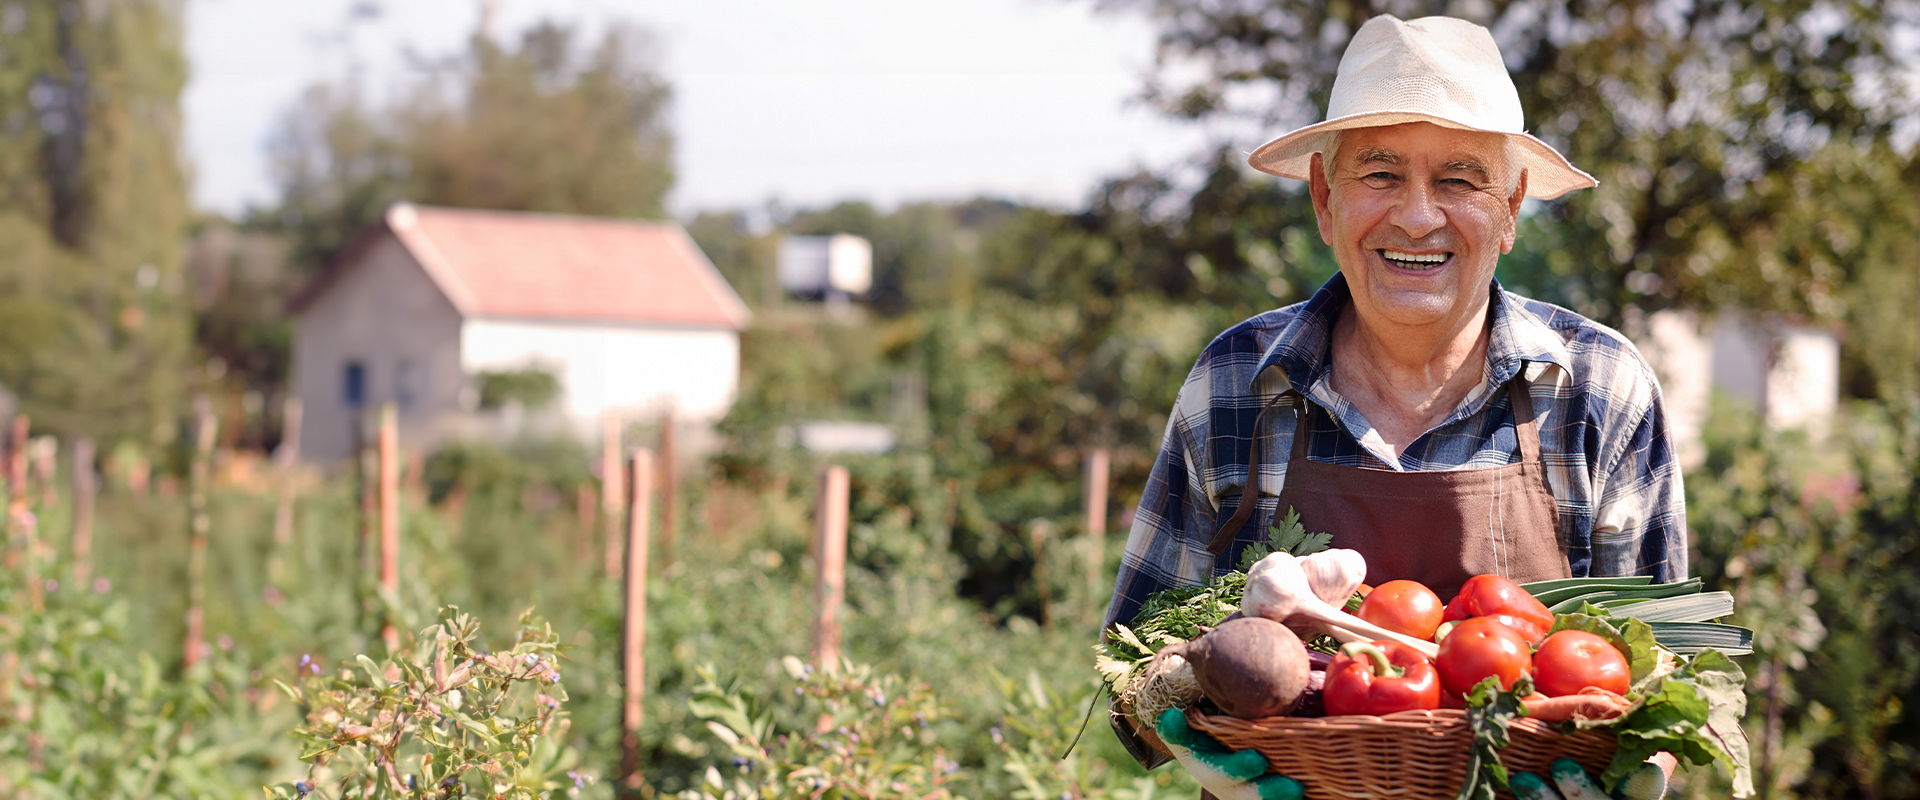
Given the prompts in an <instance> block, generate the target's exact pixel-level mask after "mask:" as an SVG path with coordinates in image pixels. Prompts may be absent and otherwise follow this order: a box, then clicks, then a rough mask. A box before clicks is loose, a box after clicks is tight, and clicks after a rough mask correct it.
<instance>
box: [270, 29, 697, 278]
mask: <svg viewBox="0 0 1920 800" xmlns="http://www.w3.org/2000/svg"><path fill="white" fill-rule="evenodd" d="M650 46H651V45H650V42H649V41H648V40H647V38H646V36H645V35H644V34H642V33H641V32H640V31H638V30H636V29H632V28H625V27H618V26H616V27H613V28H611V29H609V30H608V31H607V33H606V34H605V35H604V36H603V37H602V38H601V39H600V40H599V41H598V42H597V43H594V44H592V45H591V46H585V47H583V46H582V43H581V42H580V41H579V39H578V35H577V34H576V33H575V32H574V31H573V30H572V29H571V28H568V27H565V26H562V25H558V24H553V23H544V24H541V25H537V26H535V27H533V28H532V29H530V30H528V31H527V32H526V33H525V34H524V36H523V37H522V38H521V40H520V42H519V45H518V47H517V48H514V49H507V48H503V47H500V46H498V45H496V44H494V43H493V42H491V41H489V40H488V39H486V38H484V37H476V38H475V40H474V42H473V44H472V47H471V50H470V51H469V52H468V53H467V54H466V55H465V56H464V57H463V58H460V59H456V60H454V61H452V62H451V63H449V64H447V65H445V69H444V71H443V77H441V78H438V79H432V80H427V81H423V82H421V83H419V84H417V85H414V86H410V87H403V88H401V89H400V90H398V93H397V95H396V99H395V100H393V101H391V102H389V103H385V104H378V103H375V102H373V101H370V100H369V99H368V98H366V97H365V96H364V95H363V94H362V93H361V92H360V91H359V90H358V89H357V88H356V87H355V86H354V85H353V84H351V83H347V84H340V85H323V86H317V87H314V88H313V89H311V90H309V91H308V92H307V94H306V96H305V97H304V98H303V100H302V102H301V103H300V104H299V105H298V106H296V107H295V108H293V109H291V110H290V111H289V112H288V113H287V115H286V117H285V118H284V120H283V121H282V122H281V125H280V128H279V134H278V135H277V137H276V139H275V141H274V143H273V145H272V148H271V149H272V153H273V164H274V172H275V175H276V179H277V180H278V182H279V184H280V190H281V198H280V204H279V206H278V207H277V208H273V209H264V210H260V211H257V212H256V214H255V220H254V221H255V223H256V224H257V225H259V226H261V227H264V228H267V229H271V230H280V231H284V232H285V233H287V234H288V235H289V236H290V238H291V239H292V242H293V248H294V253H293V255H294V258H295V259H296V260H297V261H298V262H299V263H300V264H302V265H303V266H304V267H305V268H306V269H308V270H312V269H317V268H318V266H319V265H321V264H323V263H325V261H326V260H327V259H328V258H330V257H332V256H333V255H334V254H335V253H338V252H339V251H340V250H341V249H343V248H344V247H345V246H346V245H347V243H349V242H350V241H352V239H353V237H354V236H355V235H356V234H358V233H359V231H360V230H361V229H362V228H363V227H365V225H366V224H367V223H369V222H371V221H372V220H373V219H374V218H376V217H377V216H378V215H379V214H380V213H381V212H382V211H384V210H385V209H386V207H387V206H388V205H389V204H391V203H393V202H394V201H396V200H412V201H414V202H418V203H423V204H429V205H445V206H455V207H462V208H488V209H499V210H508V211H544V212H555V213H567V214H588V215H595V216H610V217H641V218H654V217H659V216H661V215H662V214H663V213H664V205H663V201H664V198H665V196H666V193H667V191H668V190H669V189H670V188H672V185H673V170H672V149H673V137H672V135H671V134H670V133H669V132H668V130H667V128H666V125H665V118H664V114H665V110H666V105H667V101H668V99H669V97H670V93H669V90H668V88H667V85H666V83H665V82H664V81H663V80H662V79H661V78H660V77H659V76H658V75H657V74H655V73H654V72H653V69H652V66H651V64H650V63H649V62H648V61H647V60H646V55H647V53H648V52H649V48H650Z"/></svg>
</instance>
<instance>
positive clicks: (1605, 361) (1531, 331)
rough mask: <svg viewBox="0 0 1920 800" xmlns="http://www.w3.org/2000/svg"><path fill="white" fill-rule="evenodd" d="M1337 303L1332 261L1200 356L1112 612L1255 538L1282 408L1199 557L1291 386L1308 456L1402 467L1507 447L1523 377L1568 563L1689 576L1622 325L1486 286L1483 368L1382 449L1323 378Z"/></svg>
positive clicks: (1659, 444) (1273, 490)
mask: <svg viewBox="0 0 1920 800" xmlns="http://www.w3.org/2000/svg"><path fill="white" fill-rule="evenodd" d="M1350 298H1351V293H1350V291H1349V290H1348V287H1347V283H1346V279H1345V277H1344V276H1342V275H1338V274H1336V275H1335V276H1334V277H1333V279H1332V280H1330V281H1328V282H1327V284H1326V285H1325V286H1323V287H1321V288H1320V290H1319V291H1318V292H1316V293H1315V294H1314V296H1313V297H1312V298H1310V299H1308V300H1307V301H1306V302H1304V303H1297V304H1294V305H1291V306H1287V307H1286V308H1281V309H1277V310H1274V311H1269V312H1266V313H1264V314H1261V315H1259V316H1256V317H1254V318H1252V319H1249V320H1247V321H1245V322H1242V323H1240V324H1238V325H1235V326H1234V327H1232V328H1230V329H1228V330H1227V331H1226V332H1225V333H1222V334H1220V336H1219V337H1217V338H1215V339H1214V340H1213V342H1212V343H1211V344H1209V345H1207V348H1206V350H1204V351H1203V352H1202V353H1201V354H1200V358H1199V360H1198V361H1197V362H1196V363H1195V364H1194V367H1193V371H1192V372H1191V373H1189V374H1188V376H1187V381H1186V383H1185V384H1184V385H1183V386H1182V387H1181V390H1180V396H1179V399H1178V400H1177V401H1175V404H1174V409H1173V413H1172V414H1171V415H1170V418H1169V419H1168V422H1167V429H1166V434H1165V437H1164V438H1163V440H1162V442H1161V445H1160V454H1159V456H1158V458H1156V459H1155V461H1154V465H1153V471H1152V474H1151V476H1150V477H1149V478H1148V482H1147V487H1146V490H1145V493H1144V494H1143V496H1142V497H1141V500H1140V508H1139V510H1138V511H1137V512H1136V513H1135V514H1134V518H1133V529H1132V531H1131V532H1130V533H1129V534H1128V537H1127V547H1126V552H1125V554H1124V556H1123V557H1122V560H1121V564H1120V573H1119V576H1118V579H1117V580H1116V581H1115V583H1114V591H1113V600H1112V603H1111V605H1110V606H1109V607H1108V610H1107V621H1108V622H1110V623H1111V622H1114V621H1120V622H1131V621H1132V619H1133V617H1134V615H1135V614H1136V613H1137V612H1138V610H1139V608H1140V604H1141V603H1142V602H1143V601H1144V600H1145V599H1146V598H1147V597H1148V596H1149V595H1151V594H1153V593H1154V592H1157V591H1160V590H1162V589H1166V588H1170V587H1173V586H1178V585H1198V584H1203V583H1206V582H1207V581H1209V580H1211V578H1212V577H1213V576H1215V575H1219V574H1221V573H1223V572H1225V571H1227V570H1229V569H1231V568H1233V567H1234V566H1235V565H1236V564H1237V562H1238V560H1239V558H1240V551H1241V550H1242V549H1244V548H1245V547H1246V546H1247V545H1248V544H1251V543H1253V542H1255V541H1258V540H1260V539H1262V538H1264V537H1265V536H1266V530H1267V526H1268V525H1270V524H1271V522H1272V518H1273V513H1274V509H1273V504H1274V502H1275V499H1276V498H1277V497H1278V495H1279V494H1280V488H1281V486H1282V485H1284V484H1285V482H1286V477H1287V454H1288V452H1289V451H1290V450H1291V448H1292V444H1293V433H1294V427H1295V422H1296V417H1295V414H1296V413H1297V412H1296V411H1295V410H1294V409H1295V408H1297V406H1294V405H1288V406H1287V407H1283V408H1276V409H1275V410H1274V411H1273V412H1272V413H1269V414H1267V416H1266V419H1265V420H1263V421H1261V423H1260V430H1259V431H1258V433H1259V439H1260V442H1261V447H1262V450H1261V459H1260V461H1261V463H1260V476H1259V480H1260V492H1261V502H1260V503H1259V505H1258V506H1257V507H1256V510H1255V512H1254V514H1253V517H1252V519H1250V520H1249V521H1248V524H1247V525H1245V526H1243V527H1242V528H1241V530H1240V533H1239V536H1238V537H1237V538H1236V540H1235V541H1234V544H1233V546H1232V547H1230V548H1228V550H1227V551H1226V552H1225V553H1224V554H1222V555H1221V556H1219V557H1217V558H1216V557H1214V556H1213V555H1212V554H1210V553H1208V552H1207V543H1208V542H1209V541H1210V540H1211V539H1212V537H1213V533H1214V530H1215V529H1216V528H1217V527H1218V522H1219V520H1223V519H1225V518H1226V517H1228V516H1231V515H1232V513H1233V511H1234V509H1235V508H1237V507H1238V506H1239V503H1240V496H1241V490H1242V487H1243V486H1244V485H1245V481H1246V472H1247V460H1248V459H1247V456H1248V448H1249V447H1250V446H1251V444H1252V441H1253V434H1254V433H1255V431H1254V430H1253V428H1254V422H1255V418H1256V417H1257V416H1258V415H1259V413H1260V409H1261V407H1263V406H1265V405H1266V404H1267V401H1269V400H1271V399H1272V398H1273V397H1274V396H1275V395H1277V394H1280V393H1282V392H1285V391H1286V390H1287V389H1288V388H1292V389H1293V390H1294V391H1296V392H1298V393H1300V394H1301V395H1303V396H1305V397H1306V398H1307V399H1308V400H1310V401H1311V402H1310V403H1309V404H1308V414H1309V416H1308V418H1307V422H1308V431H1309V433H1308V437H1309V438H1308V440H1307V448H1306V450H1307V457H1308V458H1311V459H1312V460H1314V461H1323V462H1328V463H1333V464H1342V465H1347V466H1355V467H1370V468H1374V469H1391V470H1400V471H1406V472H1416V471H1433V470H1453V469H1478V468H1483V467H1496V466H1501V465H1505V464H1510V463H1513V462H1515V461H1517V460H1518V459H1519V458H1520V451H1519V444H1518V440H1517V439H1516V438H1515V436H1514V427H1513V415H1512V413H1511V412H1510V411H1509V410H1508V404H1507V393H1506V392H1504V391H1501V388H1502V387H1503V386H1504V385H1505V384H1506V383H1507V381H1508V380H1509V379H1510V378H1512V377H1514V376H1515V375H1516V374H1524V377H1525V379H1526V381H1527V385H1528V386H1529V390H1530V392H1531V395H1532V398H1533V407H1534V409H1535V410H1536V413H1537V414H1538V416H1539V420H1540V439H1541V456H1542V458H1543V459H1544V460H1545V462H1546V467H1547V482H1548V486H1549V487H1550V488H1551V489H1552V491H1553V496H1554V499H1555V501H1556V503H1557V505H1558V508H1559V513H1560V526H1561V531H1562V532H1563V534H1564V535H1565V537H1566V543H1567V564H1568V566H1569V568H1570V570H1571V572H1572V574H1573V575H1574V576H1575V577H1581V576H1611V575H1651V576H1653V579H1654V581H1656V582H1671V581H1676V580H1681V579H1683V578H1685V577H1686V574H1687V534H1686V530H1687V522H1686V504H1685V503H1686V498H1685V493H1684V491H1683V490H1682V487H1681V479H1680V467H1679V465H1678V464H1677V463H1676V462H1675V453H1674V449H1673V443H1672V440H1671V436H1670V434H1669V432H1668V429H1667V420H1666V418H1665V415H1664V412H1663V411H1662V405H1661V400H1660V387H1659V385H1658V383H1657V382H1656V381H1655V379H1654V375H1653V370H1652V369H1651V368H1650V367H1648V366H1647V363H1646V361H1645V360H1644V359H1643V358H1641V356H1640V352H1639V351H1638V350H1636V349H1634V346H1633V344H1632V343H1630V342H1628V341H1627V339H1626V337H1624V336H1621V335H1620V334H1619V333H1617V332H1615V331H1613V330H1612V329H1609V328H1607V327H1605V326H1603V325H1600V324H1597V323H1595V322H1593V321H1591V320H1588V319H1586V318H1584V317H1582V316H1580V315H1578V314H1575V313H1573V312H1571V311H1568V310H1566V309H1564V308H1560V307H1558V306H1554V305H1551V304H1548V303H1541V302H1538V301H1534V300H1529V299H1527V298H1524V297H1520V296H1518V295H1514V294H1509V293H1507V292H1506V291H1504V290H1502V289H1501V288H1500V285H1499V282H1497V281H1496V282H1494V284H1493V291H1492V312H1491V313H1492V318H1493V330H1492V334H1491V338H1490V340H1489V342H1488V345H1487V363H1486V373H1485V376H1484V378H1483V379H1482V380H1481V382H1480V385H1479V386H1478V387H1477V388H1475V389H1474V390H1473V391H1472V392H1471V393H1469V394H1468V396H1467V398H1466V399H1465V400H1463V401H1461V403H1460V405H1459V407H1457V408H1455V409H1454V411H1453V413H1452V414H1451V415H1449V416H1448V418H1447V420H1446V421H1445V422H1443V423H1441V424H1440V425H1439V426H1438V427H1436V428H1434V429H1433V430H1430V431H1428V432H1427V433H1425V434H1424V435H1422V436H1421V437H1420V438H1419V439H1417V440H1415V441H1414V442H1413V443H1412V444H1411V445H1410V446H1408V447H1407V448H1406V450H1405V451H1404V452H1403V453H1401V454H1400V456H1399V457H1398V458H1395V457H1394V456H1393V454H1392V452H1391V449H1390V448H1388V447H1387V446H1386V444H1385V442H1384V441H1383V440H1382V439H1381V437H1380V434H1379V433H1378V432H1377V431H1375V430H1374V429H1373V426H1372V425H1370V424H1369V423H1368V422H1367V420H1366V418H1365V417H1364V416H1362V415H1361V413H1360V412H1359V411H1358V410H1357V409H1355V408H1354V407H1353V404H1352V403H1349V402H1348V401H1347V400H1346V399H1345V398H1343V397H1341V396H1340V395H1338V394H1336V393H1335V392H1334V391H1333V386H1332V381H1331V370H1332V366H1333V365H1332V363H1331V335H1332V332H1333V324H1334V321H1335V320H1336V319H1338V317H1339V314H1340V311H1341V309H1343V308H1345V307H1346V305H1347V303H1348V301H1349V299H1350ZM1292 402H1293V401H1282V403H1283V404H1290V403H1292ZM1334 545H1335V546H1336V547H1337V546H1339V537H1338V534H1337V533H1336V534H1335V538H1334Z"/></svg>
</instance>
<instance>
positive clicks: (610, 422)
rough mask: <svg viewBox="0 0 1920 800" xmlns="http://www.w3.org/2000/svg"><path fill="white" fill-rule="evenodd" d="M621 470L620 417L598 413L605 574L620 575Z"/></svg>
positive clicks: (612, 576) (616, 576) (622, 492)
mask: <svg viewBox="0 0 1920 800" xmlns="http://www.w3.org/2000/svg"><path fill="white" fill-rule="evenodd" d="M624 472H625V469H624V468H623V467H622V466H621V464H620V418H619V417H617V416H614V415H613V413H612V412H607V413H605V414H602V415H601V416H600V519H601V520H602V523H603V524H604V525H605V530H604V531H603V533H604V535H603V536H602V537H601V541H603V542H605V544H606V556H605V559H604V565H605V568H606V572H607V577H608V578H619V577H620V538H621V533H620V517H621V514H620V510H621V506H623V505H625V502H624V501H625V500H626V487H625V486H622V485H621V475H622V473H624ZM634 502H639V501H637V500H636V501H634Z"/></svg>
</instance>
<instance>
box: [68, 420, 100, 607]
mask: <svg viewBox="0 0 1920 800" xmlns="http://www.w3.org/2000/svg"><path fill="white" fill-rule="evenodd" d="M99 488H100V486H99V482H98V481H97V480H96V479H95V478H94V472H93V440H92V439H90V438H88V437H85V436H82V437H80V438H79V439H76V440H74V443H73V580H74V582H75V584H76V585H77V586H78V587H79V588H82V589H84V588H86V586H87V584H88V583H90V582H91V580H92V578H93V496H94V493H95V492H97V491H99Z"/></svg>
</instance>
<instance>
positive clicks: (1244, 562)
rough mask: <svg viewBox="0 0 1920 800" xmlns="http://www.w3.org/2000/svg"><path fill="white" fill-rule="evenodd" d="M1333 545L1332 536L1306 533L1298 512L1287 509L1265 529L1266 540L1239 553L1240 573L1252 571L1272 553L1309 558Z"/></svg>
mask: <svg viewBox="0 0 1920 800" xmlns="http://www.w3.org/2000/svg"><path fill="white" fill-rule="evenodd" d="M1332 545H1333V534H1330V533H1308V532H1307V529H1306V526H1303V525H1301V524H1300V512H1299V511H1296V510H1294V509H1292V508H1289V509H1287V515H1286V516H1285V517H1282V518H1281V519H1280V521H1279V522H1276V523H1274V524H1273V525H1270V526H1268V527H1267V540H1266V541H1265V542H1256V543H1254V544H1252V545H1248V546H1247V549H1246V550H1244V551H1242V552H1241V553H1240V566H1239V570H1240V571H1241V572H1246V571H1248V570H1251V569H1253V565H1254V564H1256V563H1258V562H1259V561H1260V559H1263V558H1266V557H1267V556H1270V555H1272V554H1274V553H1291V554H1293V555H1296V556H1310V555H1313V554H1314V553H1318V552H1320V551H1322V550H1325V549H1327V548H1328V547H1331V546H1332Z"/></svg>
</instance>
